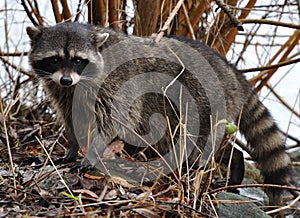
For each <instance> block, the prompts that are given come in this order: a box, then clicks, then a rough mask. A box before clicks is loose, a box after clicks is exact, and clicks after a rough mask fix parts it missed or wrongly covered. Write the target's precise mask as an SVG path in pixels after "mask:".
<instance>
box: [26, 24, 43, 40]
mask: <svg viewBox="0 0 300 218" xmlns="http://www.w3.org/2000/svg"><path fill="white" fill-rule="evenodd" d="M26 32H27V34H28V36H29V38H30V39H31V40H32V41H36V40H37V39H39V38H40V36H41V35H42V27H39V26H29V27H27V28H26Z"/></svg>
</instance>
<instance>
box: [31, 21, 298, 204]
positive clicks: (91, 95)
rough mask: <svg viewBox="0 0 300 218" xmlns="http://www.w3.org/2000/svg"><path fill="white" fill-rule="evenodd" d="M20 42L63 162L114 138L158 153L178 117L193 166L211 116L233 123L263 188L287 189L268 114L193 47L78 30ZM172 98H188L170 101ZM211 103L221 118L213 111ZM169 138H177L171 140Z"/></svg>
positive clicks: (213, 57)
mask: <svg viewBox="0 0 300 218" xmlns="http://www.w3.org/2000/svg"><path fill="white" fill-rule="evenodd" d="M27 34H28V35H29V37H30V39H31V50H30V53H29V61H30V64H31V66H32V68H33V71H34V72H35V74H36V76H37V77H38V78H39V79H40V80H41V81H42V83H43V85H44V87H45V89H46V93H47V96H48V97H49V99H50V100H51V103H52V104H53V106H54V108H55V109H56V111H57V112H58V115H59V117H60V118H61V119H62V121H63V123H64V125H65V132H66V135H67V138H68V141H69V148H68V151H67V153H66V156H65V157H64V160H65V161H72V160H75V159H76V157H77V152H78V149H79V147H83V148H86V151H85V153H87V156H89V155H93V154H94V153H95V152H96V150H97V151H98V152H100V151H99V150H101V148H102V147H105V146H107V145H108V144H109V143H111V142H113V141H115V140H119V139H121V140H124V141H126V142H128V143H127V145H128V146H129V147H130V145H133V146H137V145H138V146H140V147H139V148H141V147H142V148H143V149H144V147H145V142H144V141H143V140H142V139H141V138H140V137H138V136H136V134H137V135H142V136H144V135H146V136H147V137H148V139H149V141H150V142H149V144H151V145H155V146H154V147H155V148H156V150H155V152H154V153H157V152H159V153H161V154H166V153H167V152H168V151H169V150H170V149H171V148H170V146H169V145H172V143H173V144H174V141H173V138H171V137H170V135H171V134H170V131H169V130H174V129H176V126H177V125H178V123H180V122H182V120H183V119H185V120H187V124H190V123H192V126H193V125H194V126H193V127H195V128H194V130H195V131H193V130H188V131H189V135H188V136H189V139H190V140H191V141H192V144H193V145H194V146H195V147H197V148H198V149H197V148H195V147H194V149H192V152H191V155H190V157H189V159H190V160H192V161H191V162H195V161H196V160H199V157H198V156H199V155H200V154H201V155H204V154H205V149H206V148H208V147H209V146H210V145H208V144H210V143H212V142H211V141H210V138H211V137H210V132H211V125H212V124H211V123H212V117H217V116H218V117H217V118H213V119H215V120H214V122H216V121H217V119H226V120H228V121H236V122H238V121H239V130H240V132H241V133H242V134H243V135H244V136H245V138H246V140H247V142H248V145H249V147H250V148H251V149H252V151H253V152H252V157H253V159H254V160H255V161H256V163H257V167H258V168H259V169H260V171H261V173H262V175H263V176H264V179H265V183H270V184H281V185H287V184H290V183H291V182H292V180H291V177H290V172H289V171H290V170H289V168H290V167H289V164H290V158H289V155H288V154H287V153H286V152H285V146H284V144H283V135H282V134H281V132H280V130H279V128H278V127H277V125H276V124H275V122H274V121H273V119H272V117H271V115H270V113H269V111H268V110H267V109H266V107H265V106H264V105H263V104H262V103H261V102H260V101H259V99H258V97H257V96H256V94H255V93H254V91H253V90H252V89H251V86H250V85H249V83H248V82H247V81H246V79H245V78H244V77H243V76H242V75H241V74H240V73H239V72H238V71H237V70H236V69H235V68H234V67H232V66H230V65H229V64H228V63H227V62H226V60H224V59H223V58H222V57H220V56H219V55H218V54H217V53H215V52H214V51H213V50H212V49H210V48H209V47H207V46H206V45H204V44H202V43H201V42H197V41H193V40H189V39H186V38H176V37H168V38H167V37H164V38H162V39H161V41H159V42H155V40H154V38H140V37H135V36H127V35H124V34H123V33H120V32H116V31H113V30H111V29H109V28H103V27H98V26H93V25H89V24H80V23H63V24H58V25H56V26H52V27H28V28H27ZM213 74H215V75H213ZM199 78H200V80H201V82H199ZM127 81H131V82H129V83H127ZM132 81H133V82H132ZM165 81H168V82H167V83H166V82H165ZM177 83H179V84H180V85H176V84H177ZM174 84H175V85H174ZM162 87H164V89H163V90H162ZM120 90H121V91H120ZM139 92H142V94H140V95H139V96H138V97H136V93H139ZM166 93H167V94H166ZM182 93H186V94H185V95H184V96H187V98H188V100H185V99H182V98H178V96H181V95H183V94H182ZM222 93H223V94H222ZM75 98H76V99H77V100H74V99H75ZM182 101H185V102H184V104H183V103H182ZM83 102H87V103H83ZM182 104H183V105H184V106H183V107H182V108H181V107H180V106H179V105H182ZM187 105H188V106H187ZM220 105H225V109H226V110H225V111H223V112H222V111H219V109H220ZM188 107H190V108H192V109H193V110H189V109H188ZM74 108H75V110H77V111H74ZM157 114H162V115H163V116H158V115H157ZM153 115H155V116H156V115H157V116H158V117H156V118H155V116H153ZM182 117H183V118H182ZM151 120H152V121H151ZM195 120H197V122H195ZM116 123H117V124H116ZM198 123H201V125H198ZM126 125H128V126H129V127H130V128H129V129H131V130H128V128H127V127H126ZM167 126H168V128H166V127H167ZM187 126H188V127H189V125H187ZM190 126H191V125H190ZM132 129H133V130H134V132H135V133H136V134H133V133H132V132H133V131H132ZM161 129H163V131H162V130H161ZM166 129H167V130H166ZM87 130H89V132H90V133H91V132H98V133H100V135H101V137H100V138H101V139H100V140H96V141H94V142H93V141H92V142H90V141H89V139H88V138H89V136H90V135H89V134H85V133H82V132H85V131H87ZM151 134H152V135H151ZM218 134H221V135H222V136H223V135H224V132H221V133H218ZM133 135H134V136H133ZM154 135H155V136H157V135H159V137H158V138H159V139H158V140H157V139H156V138H157V137H156V138H155V137H154ZM175 136H176V137H175V138H176V139H177V140H178V141H180V140H181V138H180V135H178V133H177V134H175ZM218 143H219V142H218ZM79 144H80V146H79ZM87 144H89V145H87ZM96 144H97V145H96ZM99 144H101V146H99ZM142 144H144V145H143V146H142ZM92 146H94V147H95V148H97V149H96V150H93V149H91V147H92ZM147 146H148V144H147ZM148 147H149V146H148ZM89 148H90V149H89ZM140 150H141V149H140ZM140 150H139V151H140ZM101 152H103V149H102V151H101ZM101 152H100V153H101ZM134 153H135V152H133V154H134ZM136 153H138V152H136ZM145 154H146V156H147V155H149V156H152V155H153V150H152V149H146V150H145ZM91 159H93V158H90V159H89V160H91ZM95 159H97V158H95ZM91 164H95V163H91ZM270 193H271V194H270V197H271V198H270V201H271V202H272V201H273V202H274V203H276V201H277V199H279V198H280V197H279V195H280V191H278V190H271V191H270Z"/></svg>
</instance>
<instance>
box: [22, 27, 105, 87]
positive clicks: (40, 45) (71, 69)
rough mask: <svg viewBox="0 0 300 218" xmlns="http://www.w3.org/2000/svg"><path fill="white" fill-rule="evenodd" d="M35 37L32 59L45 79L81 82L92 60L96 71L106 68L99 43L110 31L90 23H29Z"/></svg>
mask: <svg viewBox="0 0 300 218" xmlns="http://www.w3.org/2000/svg"><path fill="white" fill-rule="evenodd" d="M26 30H27V34H28V35H29V37H30V39H31V51H30V54H29V61H30V63H31V65H32V67H33V70H34V72H35V73H36V74H37V76H38V77H40V78H42V79H43V80H44V81H49V80H50V81H54V82H55V83H57V84H58V85H60V86H65V87H69V86H73V85H75V84H76V83H78V82H79V81H80V80H81V79H82V76H81V74H82V73H83V71H84V69H85V68H86V66H87V65H88V64H91V65H94V69H95V71H97V70H101V68H103V59H102V56H101V54H100V53H99V47H100V46H101V45H102V44H103V43H104V42H105V41H106V39H107V38H108V36H109V34H108V33H100V32H97V31H96V30H95V29H93V27H92V26H90V25H83V24H74V23H73V24H69V23H64V24H59V25H56V26H54V27H48V28H42V27H27V29H26Z"/></svg>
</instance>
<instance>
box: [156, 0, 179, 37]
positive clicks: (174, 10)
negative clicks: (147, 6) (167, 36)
mask: <svg viewBox="0 0 300 218" xmlns="http://www.w3.org/2000/svg"><path fill="white" fill-rule="evenodd" d="M183 2H184V0H179V1H178V3H177V4H176V6H175V7H174V9H173V11H172V12H171V14H170V16H169V17H168V19H167V21H166V22H165V24H164V25H163V27H162V29H161V30H160V32H159V33H158V35H157V37H156V39H155V42H159V40H160V39H161V38H162V37H163V36H164V31H166V30H167V29H168V28H169V26H170V24H171V22H172V20H173V19H174V17H175V15H176V14H177V12H178V10H179V9H180V7H181V5H182V4H183Z"/></svg>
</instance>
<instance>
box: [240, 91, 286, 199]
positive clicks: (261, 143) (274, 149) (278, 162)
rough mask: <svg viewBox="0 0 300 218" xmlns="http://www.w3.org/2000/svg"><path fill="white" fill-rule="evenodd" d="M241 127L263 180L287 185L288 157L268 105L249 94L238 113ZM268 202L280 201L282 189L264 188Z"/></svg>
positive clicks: (281, 136)
mask: <svg viewBox="0 0 300 218" xmlns="http://www.w3.org/2000/svg"><path fill="white" fill-rule="evenodd" d="M240 130H241V132H242V133H243V134H244V135H245V138H246V140H247V142H248V144H249V145H250V146H251V149H252V154H251V155H252V158H253V159H254V160H255V161H256V163H257V167H258V168H259V169H260V171H261V173H262V175H263V176H264V180H265V183H266V184H278V185H289V184H291V182H292V181H291V176H290V166H289V165H290V162H291V160H290V157H289V155H288V154H287V153H286V152H285V146H284V143H283V135H282V134H281V132H280V130H279V128H278V127H277V125H276V124H275V122H274V121H273V119H272V117H271V115H270V113H269V111H268V109H267V108H266V107H265V106H264V105H263V104H262V103H261V102H260V101H259V99H258V97H257V96H256V95H254V94H251V96H250V97H249V98H248V100H247V102H246V104H245V106H244V108H243V111H242V116H241V121H240ZM267 194H268V196H269V204H271V205H280V203H281V189H267Z"/></svg>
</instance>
